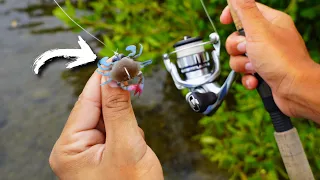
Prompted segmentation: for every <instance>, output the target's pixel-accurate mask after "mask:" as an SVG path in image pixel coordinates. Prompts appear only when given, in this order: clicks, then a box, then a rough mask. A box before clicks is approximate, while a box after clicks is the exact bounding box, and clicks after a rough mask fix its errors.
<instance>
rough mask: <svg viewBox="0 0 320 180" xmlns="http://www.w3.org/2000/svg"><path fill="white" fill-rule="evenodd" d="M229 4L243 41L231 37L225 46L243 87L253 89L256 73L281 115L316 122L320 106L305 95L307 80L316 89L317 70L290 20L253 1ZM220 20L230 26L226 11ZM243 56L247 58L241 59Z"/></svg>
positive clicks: (230, 21) (255, 84) (231, 0)
mask: <svg viewBox="0 0 320 180" xmlns="http://www.w3.org/2000/svg"><path fill="white" fill-rule="evenodd" d="M230 2H231V3H232V5H233V8H234V9H235V11H236V14H237V15H238V17H239V19H240V21H241V22H242V25H243V28H244V30H245V32H246V37H242V36H239V34H238V33H233V34H232V35H230V36H229V38H228V39H227V42H226V48H227V51H228V53H229V54H230V55H231V58H230V66H231V68H232V69H233V70H235V71H236V72H241V73H244V74H246V75H245V76H243V78H242V83H243V85H244V86H245V87H246V88H247V89H250V90H252V89H255V88H256V87H257V84H258V81H257V79H256V78H255V77H254V76H253V75H252V74H253V73H254V72H257V73H258V74H259V75H260V76H261V77H262V78H263V79H264V80H265V81H266V82H267V84H268V85H269V86H270V87H271V89H272V92H273V96H274V100H275V102H276V104H277V105H278V107H279V108H280V109H281V111H282V112H283V113H285V114H286V115H288V116H294V117H304V118H309V119H312V120H319V117H320V116H319V115H320V109H319V108H317V107H319V106H317V107H315V106H313V105H319V103H320V102H319V101H314V100H312V98H311V97H306V95H304V94H306V93H305V91H308V89H306V88H307V87H309V89H312V88H310V84H306V83H305V81H306V80H307V81H309V82H310V83H311V84H312V83H313V84H312V85H313V86H314V88H315V87H319V86H318V85H319V81H317V80H316V79H317V76H316V74H318V72H319V69H320V68H319V65H318V64H316V63H315V62H314V61H313V60H312V59H311V58H310V56H309V53H308V51H307V48H306V46H305V43H304V41H303V39H302V38H301V35H300V34H299V32H298V31H297V29H296V27H295V25H294V22H293V20H292V19H291V17H290V16H289V15H287V14H285V13H283V12H281V11H277V10H274V9H271V8H269V7H267V6H265V5H262V4H259V3H256V2H255V1H254V0H237V1H236V0H230ZM220 20H221V22H222V23H223V24H230V23H232V22H233V20H232V17H231V14H230V9H229V8H228V7H227V8H226V9H225V10H224V11H223V13H222V15H221V18H220ZM245 53H247V57H246V56H243V54H245ZM314 88H313V89H314ZM308 93H310V92H308ZM311 93H312V92H311ZM313 93H315V92H314V91H313ZM311 104H312V105H311Z"/></svg>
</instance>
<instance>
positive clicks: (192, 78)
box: [163, 33, 235, 115]
mask: <svg viewBox="0 0 320 180" xmlns="http://www.w3.org/2000/svg"><path fill="white" fill-rule="evenodd" d="M209 39H210V40H209V41H208V42H203V41H202V38H199V37H196V38H190V37H187V36H185V37H184V39H183V40H182V41H179V42H178V43H176V44H175V45H174V48H175V51H173V52H171V53H169V54H164V55H163V61H164V64H165V66H166V69H167V71H168V72H169V73H170V74H171V77H172V79H173V81H174V83H175V86H176V87H177V88H178V89H184V88H187V89H188V90H189V93H188V94H187V95H186V100H187V102H188V103H189V105H190V107H191V108H192V109H193V110H194V111H195V112H198V113H203V114H205V115H209V114H212V113H214V112H215V111H216V110H217V109H218V108H219V106H220V105H221V103H222V101H223V99H224V97H225V96H226V94H227V93H228V91H229V89H230V87H231V84H232V82H233V81H234V78H235V72H234V71H231V72H230V74H229V76H228V78H227V79H226V81H225V82H224V84H223V85H222V86H220V85H219V84H218V83H217V82H216V80H217V78H218V77H219V75H220V70H221V68H220V47H221V43H220V38H219V35H218V34H217V33H212V34H210V36H209ZM208 44H211V45H212V46H213V48H214V50H212V51H211V52H206V50H205V45H208ZM173 54H175V55H176V64H177V65H176V64H175V63H173V62H171V60H170V56H171V55H173ZM178 69H179V71H180V72H179V71H178Z"/></svg>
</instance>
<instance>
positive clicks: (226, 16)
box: [220, 6, 233, 24]
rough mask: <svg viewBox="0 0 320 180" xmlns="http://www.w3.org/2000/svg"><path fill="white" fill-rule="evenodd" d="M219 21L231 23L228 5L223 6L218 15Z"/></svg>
mask: <svg viewBox="0 0 320 180" xmlns="http://www.w3.org/2000/svg"><path fill="white" fill-rule="evenodd" d="M220 22H221V23H222V24H231V23H233V19H232V16H231V13H230V8H229V6H227V7H225V8H224V10H223V11H222V13H221V16H220Z"/></svg>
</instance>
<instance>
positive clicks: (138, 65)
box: [97, 44, 152, 96]
mask: <svg viewBox="0 0 320 180" xmlns="http://www.w3.org/2000/svg"><path fill="white" fill-rule="evenodd" d="M126 50H127V51H130V52H131V53H130V54H129V55H128V56H124V55H123V54H118V53H115V55H114V56H113V58H111V59H109V57H104V58H102V59H101V60H100V61H99V62H98V69H99V70H100V71H99V70H97V72H98V73H99V74H101V75H102V76H106V77H108V80H107V81H106V82H104V83H102V84H101V85H105V84H109V83H111V82H112V81H114V82H116V84H117V85H118V86H119V87H121V88H122V89H124V90H127V91H135V92H134V95H136V94H139V96H140V94H141V93H142V91H143V87H144V76H143V74H142V72H141V69H142V68H143V67H145V66H147V65H149V64H151V63H152V60H148V61H145V62H137V61H135V60H134V59H136V58H138V57H139V56H140V55H141V54H142V51H143V46H142V45H141V44H140V52H139V54H137V55H136V46H134V45H130V46H128V47H127V48H126ZM105 71H107V72H105ZM135 78H138V82H137V83H136V84H134V83H131V81H133V80H135Z"/></svg>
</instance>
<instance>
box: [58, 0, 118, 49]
mask: <svg viewBox="0 0 320 180" xmlns="http://www.w3.org/2000/svg"><path fill="white" fill-rule="evenodd" d="M53 1H54V2H55V3H56V4H57V6H58V7H59V8H60V9H61V10H62V12H63V13H64V14H65V15H66V16H67V17H68V18H69V19H70V20H71V21H72V22H73V23H75V24H76V25H77V26H78V27H80V28H81V29H82V30H84V31H85V32H86V33H87V34H89V35H90V36H91V37H93V38H94V39H95V40H97V41H99V42H100V43H101V44H103V45H104V46H105V47H106V48H108V46H107V45H106V44H105V43H103V42H102V41H101V40H100V39H98V38H97V37H95V36H94V35H92V34H91V33H90V32H89V31H87V30H86V29H85V28H83V27H82V26H80V25H79V24H78V23H77V22H76V21H75V20H73V19H72V18H71V17H70V16H69V15H68V13H66V12H65V11H64V10H63V8H62V7H61V6H60V4H59V3H58V2H57V1H56V0H53ZM108 49H109V48H108ZM109 50H111V49H109ZM111 51H112V50H111ZM113 52H114V51H113ZM114 53H115V52H114Z"/></svg>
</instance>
